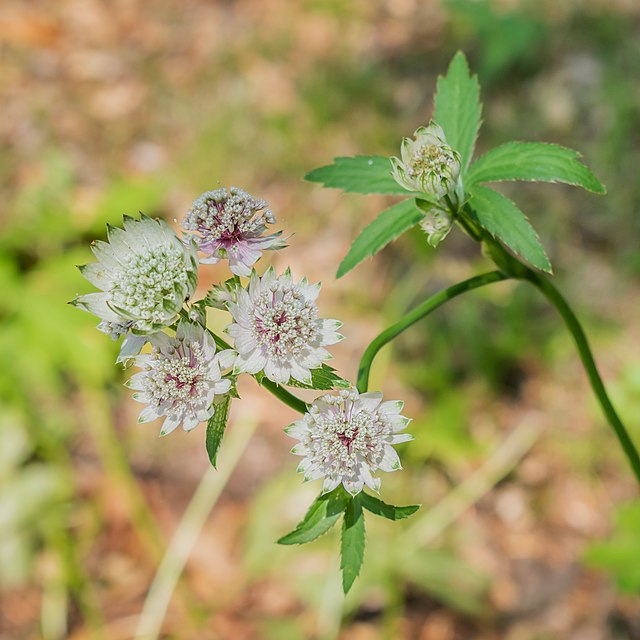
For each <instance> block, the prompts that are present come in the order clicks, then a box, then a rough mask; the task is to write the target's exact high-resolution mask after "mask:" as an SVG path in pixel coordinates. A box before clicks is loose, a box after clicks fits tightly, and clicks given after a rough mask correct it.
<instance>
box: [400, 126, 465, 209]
mask: <svg viewBox="0 0 640 640" xmlns="http://www.w3.org/2000/svg"><path fill="white" fill-rule="evenodd" d="M414 138H415V139H414V140H412V139H410V138H403V140H402V146H401V149H400V155H401V157H402V159H399V158H395V157H394V158H391V164H392V166H393V169H392V175H393V177H394V179H395V181H396V182H397V183H398V184H399V185H401V186H402V187H404V188H405V189H407V190H408V191H421V192H422V193H426V194H429V195H431V196H434V197H435V198H437V199H438V200H439V199H440V198H444V197H445V196H447V195H450V194H453V192H454V191H455V188H456V184H457V182H458V177H459V176H460V154H459V153H458V152H457V151H455V150H454V149H452V148H451V147H450V146H449V145H448V144H447V141H446V139H445V136H444V131H443V130H442V127H440V126H439V125H437V124H435V123H434V122H431V123H430V124H429V126H428V127H419V128H418V129H416V132H415V133H414Z"/></svg>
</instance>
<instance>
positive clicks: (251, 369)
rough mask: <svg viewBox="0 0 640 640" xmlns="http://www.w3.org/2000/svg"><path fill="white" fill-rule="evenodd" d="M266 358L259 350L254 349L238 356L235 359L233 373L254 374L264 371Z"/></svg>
mask: <svg viewBox="0 0 640 640" xmlns="http://www.w3.org/2000/svg"><path fill="white" fill-rule="evenodd" d="M266 364H267V358H266V357H265V355H264V354H263V353H262V351H261V350H260V349H254V350H253V351H251V352H250V353H243V354H239V355H238V357H237V358H236V362H235V365H234V371H235V372H236V373H249V374H255V373H258V371H261V370H262V369H264V367H265V365H266Z"/></svg>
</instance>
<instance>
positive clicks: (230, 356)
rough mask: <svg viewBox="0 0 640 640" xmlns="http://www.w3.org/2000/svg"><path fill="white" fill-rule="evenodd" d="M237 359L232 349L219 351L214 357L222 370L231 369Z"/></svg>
mask: <svg viewBox="0 0 640 640" xmlns="http://www.w3.org/2000/svg"><path fill="white" fill-rule="evenodd" d="M237 357H238V354H237V353H236V352H235V351H234V350H233V349H223V350H222V351H219V352H218V355H217V356H216V358H217V360H218V362H219V364H220V367H221V368H222V369H228V368H229V367H232V366H233V363H234V362H235V360H236V358H237Z"/></svg>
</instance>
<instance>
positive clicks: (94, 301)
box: [71, 293, 122, 322]
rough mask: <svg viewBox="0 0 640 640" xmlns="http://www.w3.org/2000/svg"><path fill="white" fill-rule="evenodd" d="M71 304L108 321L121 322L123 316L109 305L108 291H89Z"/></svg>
mask: <svg viewBox="0 0 640 640" xmlns="http://www.w3.org/2000/svg"><path fill="white" fill-rule="evenodd" d="M71 304H73V305H74V306H76V307H80V308H81V309H84V310H85V311H88V312H89V313H93V314H94V315H96V316H98V317H99V318H102V319H103V320H107V321H108V322H120V321H121V320H122V317H121V316H120V315H118V314H117V313H116V312H115V311H114V310H113V309H111V307H109V306H108V305H107V294H106V293H87V294H86V295H84V296H78V297H77V298H76V299H75V300H73V301H72V302H71Z"/></svg>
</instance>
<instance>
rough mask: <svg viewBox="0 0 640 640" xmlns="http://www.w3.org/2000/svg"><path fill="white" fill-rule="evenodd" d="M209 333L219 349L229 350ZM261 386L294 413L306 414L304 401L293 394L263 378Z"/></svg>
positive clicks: (219, 339) (215, 335)
mask: <svg viewBox="0 0 640 640" xmlns="http://www.w3.org/2000/svg"><path fill="white" fill-rule="evenodd" d="M208 331H209V333H210V334H211V335H212V336H213V339H214V340H215V341H216V345H217V346H218V348H219V349H231V348H232V347H231V345H230V344H229V343H228V342H227V341H226V340H225V339H224V338H221V337H220V336H219V335H217V334H215V333H214V332H213V331H211V330H210V329H209V330H208ZM259 384H260V385H261V386H263V387H264V388H265V389H266V390H267V391H269V392H271V393H272V394H273V395H274V396H275V397H276V398H278V399H279V400H280V401H282V402H284V404H286V405H287V406H288V407H291V408H292V409H294V410H295V411H299V412H300V413H307V403H306V402H304V400H301V399H300V398H298V396H294V395H293V393H291V392H290V391H287V390H286V389H285V388H284V387H282V386H280V385H279V384H277V383H275V382H272V381H271V380H269V379H268V378H263V379H262V381H260V382H259Z"/></svg>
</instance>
